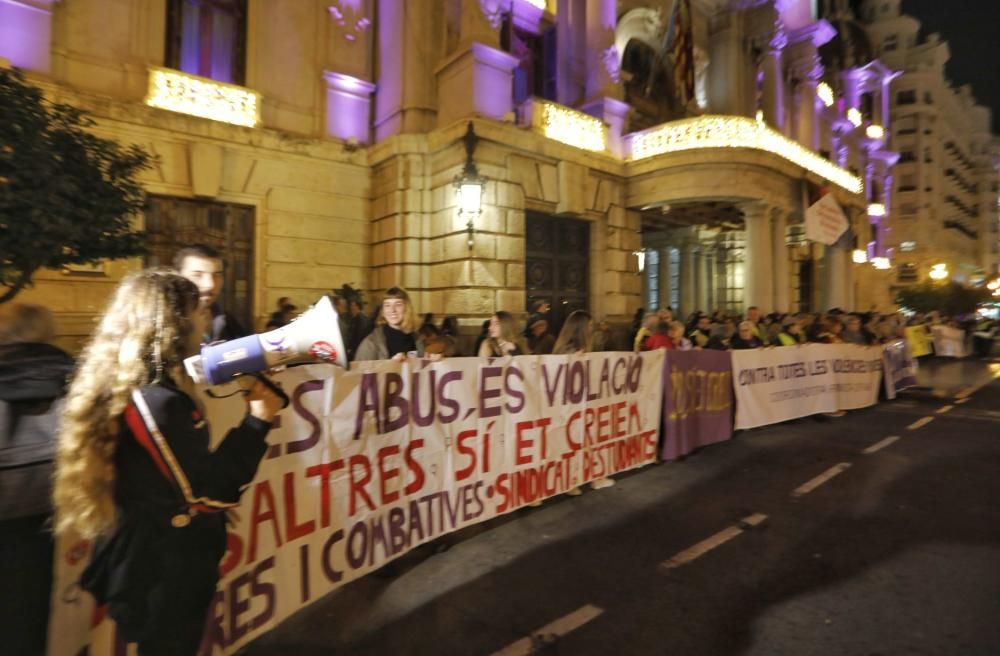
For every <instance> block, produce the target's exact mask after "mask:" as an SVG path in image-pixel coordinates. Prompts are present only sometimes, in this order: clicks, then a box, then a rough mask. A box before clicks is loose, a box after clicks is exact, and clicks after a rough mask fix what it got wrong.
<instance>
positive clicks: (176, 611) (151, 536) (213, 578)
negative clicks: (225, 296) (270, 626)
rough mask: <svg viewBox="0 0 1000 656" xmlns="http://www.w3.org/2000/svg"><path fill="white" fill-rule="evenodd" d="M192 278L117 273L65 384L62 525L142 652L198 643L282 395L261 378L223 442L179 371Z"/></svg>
mask: <svg viewBox="0 0 1000 656" xmlns="http://www.w3.org/2000/svg"><path fill="white" fill-rule="evenodd" d="M205 310H206V309H205V308H204V307H201V306H200V304H199V297H198V288H197V287H196V286H195V285H194V284H193V283H191V282H190V281H188V280H187V279H186V278H183V277H181V276H179V275H177V274H176V273H173V272H170V271H167V270H148V271H142V272H139V273H136V274H133V275H131V276H129V277H128V278H126V279H125V280H124V281H123V282H122V284H121V285H120V286H119V287H118V289H117V291H116V292H115V295H114V297H113V298H112V300H111V303H110V305H109V306H108V309H107V311H106V312H105V314H104V316H103V318H102V319H101V322H100V325H99V326H98V328H97V332H96V333H95V334H94V337H93V338H92V340H91V342H90V344H89V345H88V346H87V348H86V350H85V351H84V354H83V357H82V360H81V363H80V366H79V368H78V370H77V373H76V376H75V377H74V379H73V382H72V384H71V386H70V390H69V394H68V395H67V398H66V410H65V413H64V416H63V425H62V429H61V434H60V442H59V452H58V457H57V469H56V476H55V492H54V501H55V508H56V531H57V532H58V533H64V534H65V533H69V532H72V533H75V534H77V535H79V536H81V537H84V538H90V539H96V547H95V550H94V555H93V557H92V559H91V562H90V564H89V566H88V567H87V569H86V570H85V571H84V574H83V576H82V577H81V581H80V583H81V585H82V586H83V587H84V589H86V590H88V591H89V592H91V593H92V594H93V595H94V597H95V599H96V600H97V602H98V603H99V604H107V605H108V613H109V615H110V616H111V618H112V619H114V620H115V622H116V624H117V627H118V632H119V634H120V635H121V636H122V637H123V638H125V640H127V641H129V642H138V648H139V649H138V651H139V654H140V655H141V656H152V655H158V654H176V655H184V654H195V653H196V652H197V650H198V646H199V643H200V642H201V639H202V632H203V629H204V626H205V618H206V615H207V611H208V608H209V604H210V603H211V601H212V599H213V597H214V594H215V586H216V583H217V582H218V577H219V561H220V560H221V559H222V556H223V555H224V554H225V549H226V526H225V512H224V511H225V510H226V509H229V508H232V507H234V506H236V505H237V503H238V502H239V498H240V490H241V488H242V487H243V486H245V485H246V484H248V483H249V482H250V481H251V480H252V479H253V476H254V474H255V472H256V471H257V465H258V463H259V462H260V460H261V458H262V457H263V456H264V453H265V451H266V450H267V444H266V442H265V437H266V436H267V433H268V431H269V430H270V428H271V421H272V419H273V418H274V416H275V414H276V413H277V412H278V410H279V409H280V408H281V407H282V402H281V400H280V399H279V398H278V397H277V396H276V395H275V394H274V393H273V392H272V391H270V390H269V389H268V388H267V387H265V386H264V385H262V384H260V383H257V384H256V385H255V386H254V387H253V389H251V390H250V391H249V393H248V394H247V396H246V399H247V402H248V404H247V415H246V417H244V419H243V421H242V422H241V423H240V424H239V425H238V426H236V427H235V428H233V429H232V430H231V431H229V433H228V435H226V437H225V438H224V439H223V440H222V442H221V443H220V444H219V446H218V448H216V449H215V450H214V451H212V450H210V449H209V431H208V426H207V425H206V423H205V420H204V418H203V411H202V409H201V408H200V407H199V404H198V402H197V400H196V398H197V397H195V396H194V394H193V387H192V384H191V381H190V379H189V378H188V377H187V375H186V374H185V372H184V368H183V366H182V362H183V360H184V358H186V357H189V356H190V355H192V354H196V353H198V350H199V347H200V344H201V338H202V335H203V334H204V332H205V330H206V328H207V326H208V322H209V321H210V318H209V315H208V313H207V312H206V311H205Z"/></svg>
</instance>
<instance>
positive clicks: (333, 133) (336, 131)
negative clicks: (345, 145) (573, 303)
mask: <svg viewBox="0 0 1000 656" xmlns="http://www.w3.org/2000/svg"><path fill="white" fill-rule="evenodd" d="M323 80H324V81H325V82H326V135H327V136H328V137H336V138H337V139H343V140H344V141H347V140H349V139H355V140H357V141H358V143H362V144H367V143H369V142H370V141H371V139H370V138H369V130H368V122H369V114H370V108H371V101H372V94H374V93H375V85H374V84H372V83H371V82H368V81H366V80H360V79H358V78H356V77H353V76H350V75H347V74H345V73H338V72H336V71H323Z"/></svg>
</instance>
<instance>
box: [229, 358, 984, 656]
mask: <svg viewBox="0 0 1000 656" xmlns="http://www.w3.org/2000/svg"><path fill="white" fill-rule="evenodd" d="M995 376H1000V363H992V364H988V363H982V362H978V363H977V362H962V363H957V362H956V363H947V364H944V365H940V364H939V365H938V367H937V368H935V367H930V368H925V370H924V373H923V378H924V382H925V384H927V385H928V388H927V389H921V390H916V391H912V392H908V393H906V394H904V395H902V396H901V398H900V399H897V400H896V401H893V402H885V403H880V404H879V405H878V406H876V407H874V408H870V409H866V410H860V411H854V412H850V413H848V414H847V415H846V416H844V417H842V418H836V419H823V420H816V419H804V420H799V421H796V422H790V423H786V424H782V425H778V426H771V427H767V428H762V429H756V430H752V431H745V432H742V433H739V434H738V435H737V436H736V437H735V439H733V440H731V441H729V442H725V443H722V444H718V445H713V446H711V447H707V448H705V449H702V450H700V451H698V452H696V453H695V454H692V455H690V456H688V457H687V458H686V459H684V460H683V461H681V462H676V463H667V464H662V465H655V466H651V467H647V468H645V469H642V470H639V471H637V472H633V473H631V474H629V475H625V476H621V477H619V479H618V484H617V485H616V486H615V487H613V488H609V489H605V490H600V491H591V490H589V489H588V490H587V491H586V492H585V493H584V495H583V496H581V497H577V498H568V497H564V498H559V499H555V500H552V501H549V502H546V503H545V504H544V505H543V506H542V507H540V508H537V509H527V510H521V511H518V512H516V513H514V514H512V515H509V516H507V517H504V518H499V519H497V520H495V521H493V522H489V523H486V524H484V525H480V526H476V527H472V528H470V529H467V530H466V531H464V532H463V533H462V534H460V535H458V536H456V537H455V538H454V539H451V540H449V542H448V543H447V544H448V545H450V548H448V549H447V550H443V551H442V550H440V548H438V549H435V548H434V546H435V545H432V546H429V547H424V548H421V549H418V550H417V551H415V552H413V553H411V554H409V555H407V556H406V557H404V558H403V559H402V560H401V561H399V564H398V566H397V572H396V575H395V576H392V577H379V576H368V577H365V578H363V579H361V580H359V581H356V582H353V583H351V584H349V585H347V586H345V587H344V588H342V589H341V590H338V591H336V592H334V593H333V594H331V595H329V596H327V597H326V598H324V599H322V600H320V601H319V602H317V603H315V604H314V605H312V606H309V607H307V608H306V609H304V610H303V611H301V612H299V613H298V614H296V615H295V616H293V617H292V618H290V619H289V620H288V621H286V622H285V623H283V624H282V625H281V626H280V627H278V628H277V629H276V630H274V631H272V632H271V633H269V634H267V635H265V636H264V637H262V638H260V639H258V640H257V641H256V642H255V643H253V644H252V645H250V646H249V647H248V648H247V650H246V653H249V654H253V655H254V656H260V655H274V656H278V655H280V656H286V655H294V656H313V655H319V654H352V655H355V654H356V655H361V654H364V655H382V654H386V655H388V654H392V655H406V654H428V655H435V656H437V655H442V656H443V655H449V654H456V655H462V656H466V655H479V654H483V655H489V654H495V653H497V652H500V653H502V654H504V655H505V656H513V655H514V654H526V653H539V654H561V655H572V656H586V655H590V654H593V655H605V654H619V655H645V654H657V655H661V654H662V655H680V656H697V655H702V654H706V655H707V654H720V655H723V654H726V655H728V654H743V655H752V656H782V655H786V654H787V655H789V656H792V655H794V656H834V655H836V656H852V655H858V656H896V655H910V654H927V655H933V656H945V655H955V656H980V655H981V656H996V655H1000V380H995V382H992V383H989V384H987V385H986V386H984V387H982V388H980V389H978V390H977V391H974V392H972V393H971V395H970V394H969V393H970V392H971V391H972V387H974V386H977V385H979V384H980V383H982V382H984V381H987V380H989V379H990V378H993V377H995ZM956 394H958V395H960V396H963V397H965V398H964V400H962V401H961V402H956V400H955V395H956ZM892 437H897V438H898V439H895V440H892V439H887V438H892ZM870 447H880V448H878V449H877V450H871V451H870V452H867V453H866V452H865V450H866V449H869V448H870ZM438 546H439V545H438ZM504 650H506V651H504Z"/></svg>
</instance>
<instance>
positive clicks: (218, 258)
mask: <svg viewBox="0 0 1000 656" xmlns="http://www.w3.org/2000/svg"><path fill="white" fill-rule="evenodd" d="M174 268H175V269H177V272H178V273H180V274H181V275H182V276H184V277H185V278H187V279H188V280H190V281H191V282H193V283H194V284H195V285H196V286H197V287H198V296H199V298H200V299H201V302H202V304H203V305H204V306H205V307H207V308H209V310H210V311H211V313H212V320H211V322H210V323H209V326H208V328H206V330H205V335H204V336H203V337H202V342H204V343H206V344H211V343H214V342H228V341H229V340H231V339H237V338H239V337H246V336H247V335H249V334H250V333H249V332H248V331H247V329H246V328H244V327H243V326H242V325H240V322H239V321H238V320H237V319H236V317H234V316H233V315H232V314H230V313H228V312H226V311H224V310H223V309H222V308H221V307H220V306H219V295H220V294H221V293H222V283H223V282H224V281H225V277H224V276H223V262H222V254H221V253H219V251H217V250H216V249H214V248H212V247H211V246H208V245H206V244H192V245H191V246H185V247H184V248H182V249H180V250H179V251H177V254H176V255H174Z"/></svg>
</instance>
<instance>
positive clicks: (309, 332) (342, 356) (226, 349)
mask: <svg viewBox="0 0 1000 656" xmlns="http://www.w3.org/2000/svg"><path fill="white" fill-rule="evenodd" d="M308 362H329V363H330V364H335V365H338V366H340V367H344V368H345V369H346V368H347V350H346V349H345V348H344V339H343V336H342V335H341V334H340V323H339V322H338V321H337V311H336V310H334V309H333V304H332V303H330V299H329V298H328V297H326V296H324V297H323V298H321V299H320V300H319V302H318V303H316V305H314V306H313V307H312V308H310V309H309V310H307V311H306V312H303V313H302V315H301V316H299V317H298V318H297V319H295V320H294V321H292V322H291V323H290V324H288V325H287V326H282V327H281V328H278V329H276V330H272V331H270V332H266V333H261V334H259V335H250V336H248V337H241V338H239V339H233V340H230V341H228V342H222V343H221V344H212V345H208V346H203V347H201V354H200V355H194V356H191V357H190V358H187V359H186V360H184V368H185V369H186V370H187V373H188V375H189V376H190V377H191V379H192V380H193V381H194V382H196V383H200V384H205V383H207V384H209V385H221V384H222V383H225V382H228V381H230V380H232V379H233V378H235V377H237V376H242V375H245V374H254V373H257V372H261V371H266V370H268V369H272V368H274V367H280V366H283V365H290V364H303V363H308Z"/></svg>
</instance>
